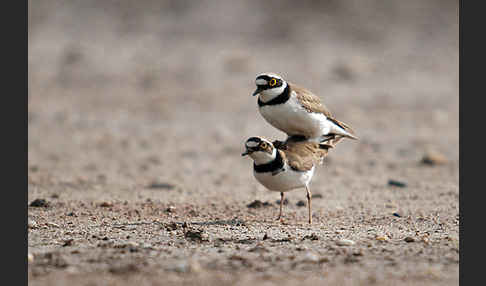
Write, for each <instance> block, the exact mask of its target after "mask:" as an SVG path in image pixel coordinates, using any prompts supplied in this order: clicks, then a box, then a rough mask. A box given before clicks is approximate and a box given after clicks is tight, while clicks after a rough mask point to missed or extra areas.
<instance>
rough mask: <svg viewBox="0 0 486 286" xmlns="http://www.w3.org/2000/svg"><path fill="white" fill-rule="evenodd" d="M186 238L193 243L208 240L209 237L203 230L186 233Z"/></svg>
mask: <svg viewBox="0 0 486 286" xmlns="http://www.w3.org/2000/svg"><path fill="white" fill-rule="evenodd" d="M184 237H185V238H187V239H190V240H192V241H198V242H201V241H203V240H206V238H207V235H204V233H203V231H202V230H188V231H186V232H185V233H184Z"/></svg>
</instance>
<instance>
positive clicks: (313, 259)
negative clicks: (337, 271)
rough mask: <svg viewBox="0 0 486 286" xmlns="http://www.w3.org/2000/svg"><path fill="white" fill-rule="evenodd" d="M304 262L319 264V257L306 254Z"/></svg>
mask: <svg viewBox="0 0 486 286" xmlns="http://www.w3.org/2000/svg"><path fill="white" fill-rule="evenodd" d="M303 261H304V262H311V263H318V262H319V256H318V255H317V254H315V253H313V252H306V254H305V255H304V259H303Z"/></svg>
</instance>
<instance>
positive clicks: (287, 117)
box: [253, 73, 358, 142]
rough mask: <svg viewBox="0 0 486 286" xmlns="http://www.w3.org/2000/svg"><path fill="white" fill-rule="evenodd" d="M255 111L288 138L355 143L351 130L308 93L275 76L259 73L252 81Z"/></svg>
mask: <svg viewBox="0 0 486 286" xmlns="http://www.w3.org/2000/svg"><path fill="white" fill-rule="evenodd" d="M255 84H256V86H257V89H256V90H255V91H254V92H253V96H256V95H258V110H259V112H260V114H261V115H262V116H263V118H265V120H266V121H267V122H268V123H270V124H271V125H272V126H273V127H275V128H277V129H279V130H280V131H283V132H284V133H286V134H287V136H288V137H291V136H303V137H305V138H306V139H307V140H310V141H314V142H325V141H328V142H330V141H332V140H333V139H336V138H350V139H354V140H358V137H357V136H356V135H355V133H354V131H353V130H352V129H351V127H350V126H349V125H348V124H346V123H344V122H341V121H339V120H337V119H336V118H334V116H333V115H332V114H331V112H330V111H329V109H328V108H327V107H326V106H325V105H324V104H323V103H322V102H321V100H320V98H319V97H318V96H317V95H315V94H314V93H312V92H311V91H309V90H307V89H305V88H303V87H300V86H298V85H296V84H293V83H290V82H288V81H286V80H285V79H283V78H282V76H280V75H278V74H276V73H262V74H259V75H257V77H256V79H255Z"/></svg>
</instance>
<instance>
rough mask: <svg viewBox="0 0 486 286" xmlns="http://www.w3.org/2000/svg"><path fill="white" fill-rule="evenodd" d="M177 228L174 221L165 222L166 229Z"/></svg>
mask: <svg viewBox="0 0 486 286" xmlns="http://www.w3.org/2000/svg"><path fill="white" fill-rule="evenodd" d="M177 228H178V226H177V223H175V222H172V223H167V224H165V229H166V230H167V231H174V230H176V229H177Z"/></svg>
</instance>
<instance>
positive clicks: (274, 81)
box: [268, 78, 277, 86]
mask: <svg viewBox="0 0 486 286" xmlns="http://www.w3.org/2000/svg"><path fill="white" fill-rule="evenodd" d="M268 84H269V85H270V86H275V85H276V84H277V80H276V79H274V78H272V79H271V80H270V82H269V83H268Z"/></svg>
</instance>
